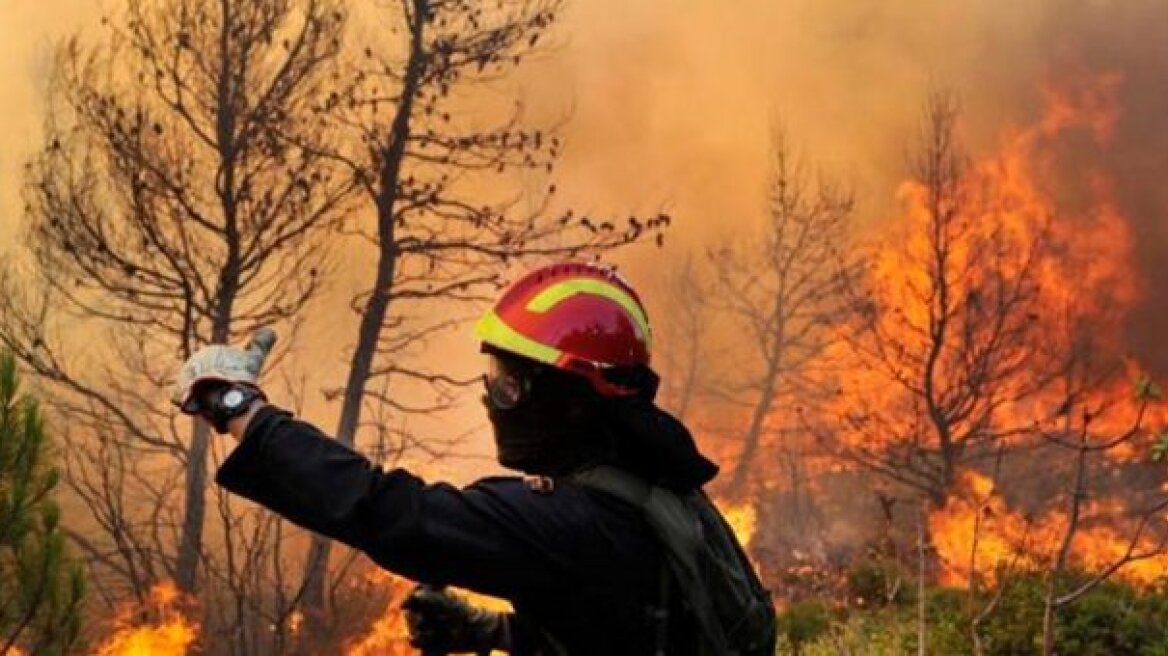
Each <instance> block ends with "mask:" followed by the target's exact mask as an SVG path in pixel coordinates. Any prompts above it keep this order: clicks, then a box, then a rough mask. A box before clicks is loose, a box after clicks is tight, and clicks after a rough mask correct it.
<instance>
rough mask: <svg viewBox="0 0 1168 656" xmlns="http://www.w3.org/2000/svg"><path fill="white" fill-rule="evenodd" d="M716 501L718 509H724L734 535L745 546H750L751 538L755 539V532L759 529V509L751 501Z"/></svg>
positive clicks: (723, 514)
mask: <svg viewBox="0 0 1168 656" xmlns="http://www.w3.org/2000/svg"><path fill="white" fill-rule="evenodd" d="M716 503H717V506H718V509H719V510H721V511H722V516H723V517H725V518H726V523H727V524H729V525H730V528H731V529H732V530H733V531H734V536H735V537H737V538H738V543H739V544H741V545H742V546H743V547H749V545H750V542H751V540H753V539H754V532H755V530H757V529H758V511H757V510H756V509H755V507H754V504H752V503H750V502H749V501H744V502H741V503H732V502H716Z"/></svg>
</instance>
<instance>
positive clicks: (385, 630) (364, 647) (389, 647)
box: [345, 570, 511, 656]
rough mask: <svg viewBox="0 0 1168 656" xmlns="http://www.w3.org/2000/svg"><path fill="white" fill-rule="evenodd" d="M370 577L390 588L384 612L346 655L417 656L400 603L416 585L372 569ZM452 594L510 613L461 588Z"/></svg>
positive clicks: (490, 599)
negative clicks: (411, 643)
mask: <svg viewBox="0 0 1168 656" xmlns="http://www.w3.org/2000/svg"><path fill="white" fill-rule="evenodd" d="M369 577H370V578H371V579H372V580H376V581H378V582H384V585H386V586H388V587H389V591H390V596H389V603H388V604H387V606H386V609H385V613H384V614H382V616H381V617H380V618H378V619H377V621H375V622H374V623H373V625H372V626H371V627H370V628H369V631H368V633H366V634H365V635H364V636H361V637H359V638H357V639H355V640H354V641H352V642H351V643H350V644H349V646H348V647H346V649H345V655H346V656H410V655H412V654H415V653H417V651H416V650H415V649H414V648H413V647H411V646H410V643H409V630H408V628H407V627H406V618H405V613H404V612H403V611H402V609H401V603H402V600H404V599H405V597H406V595H408V594H409V593H410V591H411V590H413V589H414V586H415V585H416V584H415V583H414V582H413V581H410V580H409V579H405V578H402V577H400V576H394V575H392V574H390V573H388V572H386V571H384V570H375V571H373V572H371V573H370V574H369ZM454 591H455V593H456V594H458V595H461V596H462V597H464V598H466V600H467V601H468V602H470V603H471V604H473V605H475V606H479V607H482V608H487V609H489V610H494V611H500V612H505V611H509V610H511V605H510V604H509V603H508V602H506V601H503V600H501V599H496V598H494V597H488V596H486V595H480V594H476V593H473V592H469V591H466V590H461V589H454Z"/></svg>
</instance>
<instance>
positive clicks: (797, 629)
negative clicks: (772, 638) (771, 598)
mask: <svg viewBox="0 0 1168 656" xmlns="http://www.w3.org/2000/svg"><path fill="white" fill-rule="evenodd" d="M830 627H831V611H830V610H828V608H827V606H825V605H824V604H823V603H822V602H820V601H815V600H812V601H798V602H795V603H794V604H791V606H790V607H788V608H787V609H786V610H785V611H783V612H782V613H780V614H779V633H780V634H781V635H782V636H783V637H784V638H785V640H786V643H787V644H788V645H790V647H791V649H792V651H793V653H796V654H799V653H802V647H803V645H805V644H807V643H809V642H811V641H813V640H816V639H817V638H819V637H820V636H822V635H823V634H825V633H827V630H828V629H829V628H830Z"/></svg>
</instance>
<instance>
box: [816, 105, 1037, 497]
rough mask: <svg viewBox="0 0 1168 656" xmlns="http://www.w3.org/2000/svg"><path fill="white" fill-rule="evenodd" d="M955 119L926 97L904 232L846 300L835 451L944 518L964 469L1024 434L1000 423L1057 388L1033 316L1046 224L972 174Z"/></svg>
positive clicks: (980, 173) (985, 174) (989, 177)
mask: <svg viewBox="0 0 1168 656" xmlns="http://www.w3.org/2000/svg"><path fill="white" fill-rule="evenodd" d="M957 119H958V107H957V104H956V101H955V100H954V99H953V97H952V96H951V95H950V94H947V93H944V92H935V93H933V94H932V95H930V97H929V99H928V101H927V102H926V104H925V107H924V111H923V115H922V119H921V127H920V134H919V141H918V145H917V148H916V150H915V151H914V155H913V157H912V160H911V163H912V171H913V180H912V181H911V182H910V183H908V184H906V185H905V186H904V187H903V188H902V190H901V196H902V198H904V199H905V200H906V201H907V202H908V204H909V207H910V211H909V216H908V217H907V219H908V221H907V223H906V226H905V230H904V232H902V233H897V234H896V235H895V236H894V237H893V238H892V239H891V240H890V241H889V244H888V245H887V247H885V248H884V249H882V250H880V251H879V252H877V253H876V255H875V257H874V264H873V268H872V270H871V272H870V275H869V276H868V278H867V280H866V281H865V282H864V283H863V284H862V285H858V286H856V287H853V288H852V289H851V296H852V299H853V304H854V307H855V310H856V314H857V323H856V324H855V325H854V326H853V327H852V328H849V329H848V330H846V331H845V333H844V334H845V339H846V343H847V345H848V347H849V355H850V356H851V357H854V358H855V365H854V367H853V369H852V370H851V371H849V373H848V374H847V375H846V376H845V377H844V379H843V380H842V381H841V392H840V393H841V398H842V399H845V401H844V403H845V405H846V407H844V408H842V409H841V411H840V416H841V417H842V418H843V421H844V424H845V427H844V432H845V434H846V435H847V436H846V437H843V438H842V439H841V440H840V441H839V442H837V443H833V444H832V447H833V448H838V450H839V453H841V454H842V455H844V456H845V457H847V458H848V459H850V460H852V461H854V462H857V463H859V464H861V465H862V466H864V467H866V468H868V469H870V470H873V471H875V472H877V473H879V474H881V475H883V476H886V477H888V478H889V479H891V480H894V481H896V482H899V483H901V484H904V485H906V486H908V487H909V488H911V489H914V490H916V491H918V492H920V493H922V494H924V495H926V496H927V497H928V498H929V499H930V500H931V501H932V503H933V504H934V505H936V506H943V505H944V504H945V502H946V500H947V499H948V497H949V494H950V492H951V490H952V489H953V487H954V484H955V483H956V482H957V477H958V474H959V472H960V470H961V468H962V467H963V466H966V465H968V464H969V463H971V462H975V461H978V460H979V459H981V460H982V461H983V462H984V461H985V459H987V458H990V457H992V456H993V454H994V453H995V449H996V447H997V444H998V443H999V441H1001V440H1005V439H1008V438H1009V437H1010V436H1011V435H1014V434H1016V432H1017V431H1018V430H1019V428H1020V427H1019V426H1017V425H1012V424H1010V423H1008V422H1003V421H1002V419H1003V417H1002V414H1001V410H1002V409H1003V408H1004V407H1005V406H1007V405H1010V404H1016V403H1018V402H1020V401H1021V400H1022V399H1024V398H1026V397H1027V396H1028V395H1030V394H1032V393H1034V392H1035V391H1037V390H1038V389H1041V388H1042V387H1043V386H1044V385H1045V384H1046V382H1047V380H1048V376H1049V374H1047V373H1046V372H1045V369H1044V364H1043V359H1042V357H1041V356H1042V355H1043V352H1042V351H1041V349H1040V348H1039V337H1040V334H1041V333H1040V327H1039V326H1040V323H1039V322H1038V321H1037V320H1036V319H1037V315H1036V313H1037V312H1039V305H1038V302H1039V292H1040V284H1041V281H1040V276H1039V274H1040V269H1039V267H1040V266H1041V264H1042V262H1043V258H1044V256H1045V254H1046V249H1047V248H1048V232H1047V230H1048V228H1047V226H1048V224H1049V221H1050V218H1051V217H1050V216H1049V215H1047V214H1045V213H1044V212H1043V208H1041V207H1039V208H1035V207H1034V206H1033V205H1028V204H1026V203H1025V202H1023V201H1022V200H1020V199H1018V198H1014V197H1011V196H1010V194H1011V193H1012V190H1010V189H1008V188H1004V187H999V186H997V185H995V184H994V179H993V175H994V171H993V170H992V169H981V168H972V167H971V166H970V164H969V161H968V158H967V156H966V155H965V153H964V151H963V149H962V146H961V143H960V140H959V137H958V132H957ZM1029 423H1030V422H1025V424H1029Z"/></svg>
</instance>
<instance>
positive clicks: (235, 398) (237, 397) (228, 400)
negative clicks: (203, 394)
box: [223, 389, 243, 410]
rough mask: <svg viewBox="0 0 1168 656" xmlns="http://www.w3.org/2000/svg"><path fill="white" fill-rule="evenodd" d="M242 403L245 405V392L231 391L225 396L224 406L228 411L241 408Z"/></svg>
mask: <svg viewBox="0 0 1168 656" xmlns="http://www.w3.org/2000/svg"><path fill="white" fill-rule="evenodd" d="M240 403H243V392H241V391H239V390H237V389H229V390H227V392H225V393H224V394H223V405H224V406H226V407H227V408H228V409H230V410H234V409H236V408H238V407H239V404H240Z"/></svg>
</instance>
